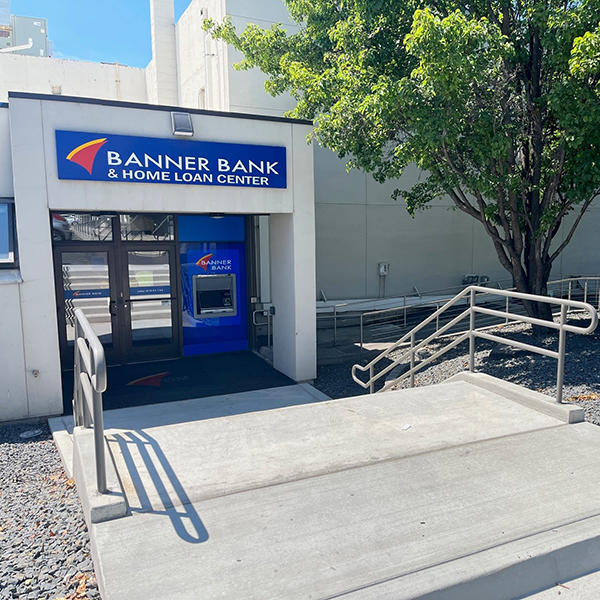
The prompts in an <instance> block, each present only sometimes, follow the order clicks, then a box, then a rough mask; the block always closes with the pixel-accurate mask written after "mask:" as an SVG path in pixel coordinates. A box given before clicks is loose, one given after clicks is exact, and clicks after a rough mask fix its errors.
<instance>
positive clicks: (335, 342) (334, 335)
mask: <svg viewBox="0 0 600 600" xmlns="http://www.w3.org/2000/svg"><path fill="white" fill-rule="evenodd" d="M333 345H334V346H337V305H335V304H334V305H333Z"/></svg>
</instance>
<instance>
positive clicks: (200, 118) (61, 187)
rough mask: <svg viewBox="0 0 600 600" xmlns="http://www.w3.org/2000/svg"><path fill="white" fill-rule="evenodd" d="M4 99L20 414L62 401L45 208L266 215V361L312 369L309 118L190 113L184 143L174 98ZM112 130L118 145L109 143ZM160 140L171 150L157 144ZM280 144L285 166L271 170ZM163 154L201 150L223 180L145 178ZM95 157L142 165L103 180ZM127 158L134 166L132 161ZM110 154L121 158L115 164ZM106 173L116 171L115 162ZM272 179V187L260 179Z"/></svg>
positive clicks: (294, 375) (57, 406)
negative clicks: (16, 273) (23, 396)
mask: <svg viewBox="0 0 600 600" xmlns="http://www.w3.org/2000/svg"><path fill="white" fill-rule="evenodd" d="M9 105H10V106H9V112H10V134H11V153H12V170H13V180H14V195H15V206H16V226H17V227H16V228H17V235H18V239H19V251H20V270H21V274H22V278H23V283H22V284H19V295H20V299H21V304H20V311H21V315H20V316H21V319H20V321H21V322H22V323H23V331H22V339H23V347H24V364H25V369H24V373H22V374H20V375H19V376H21V377H24V378H25V380H26V388H27V401H26V402H23V406H22V407H21V409H20V416H22V417H27V416H36V415H48V414H57V413H60V412H61V407H62V398H61V396H62V394H61V377H60V373H61V369H60V361H59V342H58V340H59V327H60V323H59V319H58V318H57V307H56V295H57V294H56V288H55V280H54V277H53V270H54V269H53V263H52V227H51V225H50V216H49V215H50V214H51V213H53V212H54V213H61V212H74V213H99V212H102V213H105V214H133V213H135V214H171V215H182V216H185V215H188V216H191V215H269V219H268V229H269V231H268V239H269V261H268V270H269V272H270V299H269V300H270V304H271V305H272V306H273V307H274V312H275V316H274V317H273V331H272V339H273V363H274V366H275V368H276V369H278V370H279V371H281V372H282V373H284V374H285V375H287V376H288V377H290V378H291V379H293V380H295V381H306V380H311V379H314V378H315V376H316V335H315V310H314V300H315V296H316V294H315V230H314V183H313V162H312V161H313V158H312V151H311V148H310V147H309V146H307V144H306V137H307V134H308V133H309V131H310V124H309V123H307V122H298V121H294V120H289V119H281V118H269V117H263V116H251V115H235V114H228V113H211V112H208V111H189V112H190V113H192V114H191V118H192V122H193V129H194V132H195V135H194V136H193V137H192V138H190V139H189V141H188V140H187V139H186V140H181V139H176V138H174V136H173V135H172V130H171V122H170V112H171V110H172V109H173V107H156V106H151V105H132V104H128V103H117V102H105V101H97V100H93V99H77V98H68V97H56V96H45V95H36V94H11V95H10V102H9ZM57 132H71V133H72V134H73V132H80V133H84V134H86V135H87V134H98V135H97V137H94V136H93V135H92V136H90V137H94V139H89V140H88V139H87V138H86V139H84V138H83V137H82V136H79V137H78V136H76V135H75V136H74V137H73V140H72V141H73V142H78V143H77V145H75V146H74V147H73V148H70V147H69V148H67V146H66V145H65V144H66V142H65V141H64V139H62V138H61V139H60V140H59V138H57V135H62V134H57ZM111 136H113V137H115V139H117V140H118V142H119V144H122V145H121V146H119V145H118V144H117V145H113V146H111V145H110V144H111V142H110V138H111ZM75 137H78V139H77V140H75ZM86 140H87V141H86ZM132 140H133V142H132ZM139 140H153V141H152V144H153V146H152V147H153V148H154V152H150V151H148V152H144V150H143V147H142V146H140V148H141V150H140V148H138V151H137V152H135V157H134V158H132V157H131V153H130V154H129V155H128V154H127V149H128V148H129V149H131V148H130V147H128V146H127V144H129V143H133V144H134V145H135V144H138V143H140V142H139ZM90 142H91V143H90ZM88 143H90V144H89V145H87V146H86V144H88ZM148 143H149V142H148ZM123 144H125V145H123ZM173 144H176V145H177V144H184V145H185V144H188V145H187V146H183V148H184V150H188V149H189V150H190V152H189V154H187V155H186V156H188V157H189V156H195V158H194V159H193V160H192V158H188V160H187V164H186V156H183V157H182V158H180V155H181V152H179V150H178V149H180V148H182V147H181V146H174V145H173ZM203 144H204V146H203ZM163 147H164V148H169V150H168V151H166V150H165V151H164V152H163V151H162V150H161V148H163ZM173 148H175V149H177V152H176V151H175V150H173ZM261 148H262V149H266V150H265V152H266V153H267V154H264V153H263V150H261ZM269 148H271V149H272V148H278V149H279V150H278V152H279V154H278V155H277V156H275V157H269V152H271V150H269ZM66 150H68V152H66ZM200 150H202V152H200ZM242 150H243V151H244V152H245V154H244V152H242ZM238 151H239V152H242V154H243V156H242V155H240V158H239V160H240V161H241V162H240V163H239V165H238V164H237V161H236V159H235V153H236V152H238ZM107 152H112V153H113V154H111V155H107ZM132 152H133V151H132ZM211 152H212V154H211ZM215 152H216V153H215ZM219 152H221V154H219ZM222 152H233V154H230V155H225V154H222ZM94 153H95V154H94ZM102 153H104V155H103V154H102ZM115 153H116V154H115ZM282 153H283V155H284V156H285V165H284V168H285V170H284V171H281V169H282V165H281V163H282V159H281V156H282ZM117 154H118V156H117ZM144 154H147V157H144ZM166 155H169V157H170V160H169V161H168V162H169V165H168V166H169V168H170V169H171V172H174V171H173V169H174V170H175V171H177V170H178V168H179V166H181V167H182V168H183V170H185V169H186V167H190V168H194V169H196V171H198V169H199V168H200V166H204V167H206V165H207V162H206V160H208V161H209V162H210V161H212V160H213V159H214V160H215V161H216V165H217V167H218V166H219V165H220V167H221V169H222V171H223V172H222V173H220V174H221V175H223V178H222V179H221V181H220V182H219V181H215V180H213V182H212V184H211V182H210V181H206V182H199V181H195V182H194V181H191V182H186V181H182V180H178V181H177V182H176V183H175V182H173V183H170V182H168V181H166V180H165V181H157V180H156V179H154V178H155V177H163V176H162V175H155V174H154V173H155V172H156V168H157V164H158V165H160V164H161V163H160V161H163V164H162V166H164V163H166V162H167V159H166V158H164V157H165V156H166ZM69 156H70V158H69ZM161 156H162V158H160V157H161ZM201 159H206V160H201ZM219 159H221V161H222V162H221V163H219ZM102 160H104V161H105V162H107V164H108V162H111V163H113V164H111V165H110V166H111V167H125V162H126V161H127V160H131V162H130V164H129V165H127V167H128V168H129V167H137V170H142V171H144V172H146V171H147V172H149V173H152V175H151V176H150V178H148V177H146V176H145V178H143V179H142V178H140V179H136V176H135V175H133V176H132V177H133V179H131V180H124V179H121V180H115V179H114V178H111V177H109V175H108V174H107V178H106V180H104V179H103V180H98V178H97V177H96V178H94V177H93V176H92V175H93V173H94V168H95V167H94V165H98V164H100V163H99V162H98V161H102ZM136 160H137V161H138V162H140V163H141V165H142V166H141V168H140V165H139V164H135V163H136ZM94 161H96V162H94ZM119 161H121V163H122V164H121V165H118V164H116V163H118V162H119ZM275 163H278V164H275ZM236 165H237V168H236ZM66 167H69V168H70V167H73V168H77V169H79V170H80V171H79V172H80V174H81V177H80V178H79V176H77V177H70V176H65V171H64V169H65V168H66ZM227 169H229V171H227ZM234 169H235V172H233V171H234ZM133 170H136V169H133ZM261 170H262V171H263V172H264V173H261V172H260V171H261ZM278 170H279V171H278ZM245 171H246V172H245ZM250 171H252V172H250ZM276 171H277V175H278V176H279V179H277V180H275V179H273V180H271V179H268V178H269V177H271V176H273V177H275V175H274V173H275V172H276ZM115 172H119V173H120V174H121V176H122V170H121V171H118V170H117V171H115ZM67 175H68V174H67ZM71 175H72V171H71ZM88 175H89V177H87V178H86V176H88ZM216 175H218V173H217V174H216ZM127 176H128V175H127ZM230 176H232V177H230ZM242 176H244V177H245V178H246V179H244V181H243V182H242V181H241V180H240V181H238V179H236V177H242ZM140 177H141V176H140ZM164 177H165V178H166V176H164ZM228 177H229V179H228ZM265 178H267V179H265ZM179 179H181V178H179ZM272 181H273V182H274V185H272V186H271V185H267V184H269V183H271V182H272ZM206 241H210V240H206ZM140 251H141V250H140ZM175 252H176V251H175ZM177 276H179V274H177ZM192 281H194V280H193V279H192ZM174 321H176V318H175V319H174ZM178 327H179V325H178ZM1 418H2V415H1V414H0V419H1Z"/></svg>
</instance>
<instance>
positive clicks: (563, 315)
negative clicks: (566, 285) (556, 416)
mask: <svg viewBox="0 0 600 600" xmlns="http://www.w3.org/2000/svg"><path fill="white" fill-rule="evenodd" d="M567 311H568V306H566V305H565V304H563V305H562V306H561V307H560V329H559V330H558V359H557V365H556V401H557V402H558V403H559V404H561V403H562V400H563V379H564V375H565V348H566V342H567V332H566V331H565V327H564V325H565V321H566V319H567V314H568V312H567Z"/></svg>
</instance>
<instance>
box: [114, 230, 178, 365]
mask: <svg viewBox="0 0 600 600" xmlns="http://www.w3.org/2000/svg"><path fill="white" fill-rule="evenodd" d="M118 246H119V249H118V250H117V261H116V264H117V269H118V273H117V277H118V283H117V286H118V292H117V293H118V294H123V295H122V296H121V297H120V298H118V299H117V303H119V302H121V303H123V304H125V306H122V307H121V314H122V317H123V318H122V324H121V330H120V332H119V336H120V337H119V349H120V351H121V355H122V356H121V361H120V364H131V363H135V362H151V361H153V360H167V359H170V358H178V357H179V356H181V337H182V336H181V325H182V323H181V295H180V289H179V288H180V281H179V280H180V279H181V278H180V276H179V257H178V254H179V253H178V248H177V242H176V241H168V242H164V241H160V242H121V243H120V244H118ZM136 251H140V252H156V251H159V252H160V251H166V252H168V255H169V273H170V287H171V295H170V296H169V300H170V302H171V330H172V336H173V337H172V341H171V342H170V343H169V344H164V345H158V344H157V345H154V346H148V347H139V348H134V346H133V343H132V328H131V297H130V296H129V291H130V290H129V261H128V257H129V252H136ZM134 301H135V302H145V301H151V299H147V300H144V299H141V298H138V299H134ZM160 350H164V352H160Z"/></svg>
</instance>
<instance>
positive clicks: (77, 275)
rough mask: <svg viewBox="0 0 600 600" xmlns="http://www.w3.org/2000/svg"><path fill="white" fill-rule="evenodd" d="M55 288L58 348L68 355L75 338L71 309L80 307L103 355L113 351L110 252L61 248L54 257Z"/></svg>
mask: <svg viewBox="0 0 600 600" xmlns="http://www.w3.org/2000/svg"><path fill="white" fill-rule="evenodd" d="M56 261H57V264H56V268H57V274H58V275H59V277H58V278H57V279H58V280H57V284H58V288H59V290H60V291H59V323H60V324H61V329H62V335H61V347H62V348H61V349H62V351H63V355H64V356H65V358H68V357H70V356H72V354H73V343H74V338H75V309H77V308H80V309H81V310H82V311H83V313H84V314H85V316H86V317H87V318H88V320H89V322H90V324H91V325H92V327H93V328H94V330H95V331H96V333H97V335H98V337H99V338H100V341H101V342H102V345H103V346H104V349H105V351H106V353H107V356H109V357H111V356H112V355H113V354H114V352H113V350H114V336H113V331H114V327H115V323H114V316H115V315H113V314H111V313H112V312H113V311H112V310H111V309H112V307H113V305H114V303H113V302H112V300H113V299H112V297H111V288H112V286H111V267H110V255H109V252H108V251H107V250H102V251H100V250H98V251H96V250H91V251H87V252H79V251H77V252H75V251H63V252H58V253H57V256H56Z"/></svg>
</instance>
